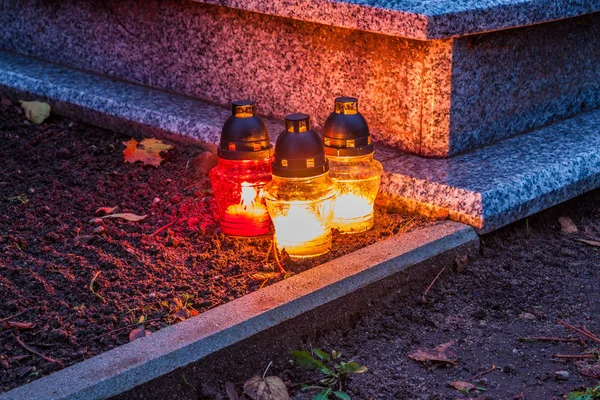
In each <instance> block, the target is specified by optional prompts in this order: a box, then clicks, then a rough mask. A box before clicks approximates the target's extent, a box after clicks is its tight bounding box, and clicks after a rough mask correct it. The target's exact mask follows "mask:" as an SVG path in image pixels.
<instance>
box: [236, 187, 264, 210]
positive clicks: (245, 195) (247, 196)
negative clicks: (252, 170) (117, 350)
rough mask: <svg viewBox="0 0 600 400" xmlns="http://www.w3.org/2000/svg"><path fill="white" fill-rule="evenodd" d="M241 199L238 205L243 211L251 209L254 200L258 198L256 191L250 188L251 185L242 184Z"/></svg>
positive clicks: (254, 202)
mask: <svg viewBox="0 0 600 400" xmlns="http://www.w3.org/2000/svg"><path fill="white" fill-rule="evenodd" d="M241 186H242V196H241V197H242V199H241V200H240V205H241V206H242V207H243V209H244V210H248V209H250V208H253V207H254V206H255V204H256V198H257V197H258V196H259V193H257V192H256V189H254V187H253V186H252V184H251V183H248V182H242V185H241Z"/></svg>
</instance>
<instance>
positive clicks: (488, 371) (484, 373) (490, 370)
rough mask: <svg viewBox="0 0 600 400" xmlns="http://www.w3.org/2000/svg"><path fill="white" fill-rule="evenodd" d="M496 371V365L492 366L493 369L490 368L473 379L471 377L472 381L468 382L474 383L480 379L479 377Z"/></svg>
mask: <svg viewBox="0 0 600 400" xmlns="http://www.w3.org/2000/svg"><path fill="white" fill-rule="evenodd" d="M495 369H496V365H494V364H492V368H490V369H488V370H485V371H483V372H480V373H478V374H477V375H474V376H473V377H471V379H468V380H467V382H468V381H474V380H475V379H477V378H479V377H481V376H483V375H486V374H489V373H490V372H492V371H493V370H495Z"/></svg>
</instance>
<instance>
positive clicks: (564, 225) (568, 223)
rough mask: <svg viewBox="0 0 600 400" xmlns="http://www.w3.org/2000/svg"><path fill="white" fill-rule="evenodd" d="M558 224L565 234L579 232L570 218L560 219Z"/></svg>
mask: <svg viewBox="0 0 600 400" xmlns="http://www.w3.org/2000/svg"><path fill="white" fill-rule="evenodd" d="M558 222H559V223H560V230H561V231H563V232H565V233H575V232H577V227H576V226H575V224H574V223H573V220H571V218H569V217H560V218H559V219H558Z"/></svg>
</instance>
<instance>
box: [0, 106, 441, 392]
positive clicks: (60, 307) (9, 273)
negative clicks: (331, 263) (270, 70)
mask: <svg viewBox="0 0 600 400" xmlns="http://www.w3.org/2000/svg"><path fill="white" fill-rule="evenodd" d="M128 139H130V137H128V136H127V135H123V134H119V133H115V132H110V131H106V130H102V129H99V128H95V127H92V126H88V125H85V124H82V123H78V122H73V121H70V120H68V119H63V118H60V117H56V116H52V117H51V118H50V119H49V120H47V121H46V122H45V123H43V124H42V125H39V126H38V125H33V124H30V123H28V122H26V121H25V120H24V117H23V115H22V113H21V110H20V109H19V108H18V107H15V106H12V105H6V104H2V105H0V142H1V143H2V145H1V146H0V160H2V168H1V169H0V205H1V208H2V213H0V320H3V319H6V318H11V319H10V320H6V321H2V322H0V372H1V373H0V391H5V390H8V389H11V388H14V387H16V386H19V385H22V384H25V383H27V382H29V381H31V380H34V379H36V378H39V377H40V376H43V375H46V374H48V373H50V372H52V371H54V370H56V369H58V368H60V367H61V366H60V365H59V364H56V363H52V362H49V361H46V360H43V359H41V358H40V357H38V356H36V355H32V354H31V353H30V352H28V351H26V350H25V349H24V348H23V347H22V346H21V345H19V344H18V342H17V340H16V338H15V336H18V337H20V339H21V340H22V342H23V343H25V344H26V345H29V346H30V347H32V348H34V349H35V350H37V351H39V352H40V353H42V354H44V355H46V356H48V357H51V358H54V359H56V360H60V361H61V362H62V364H63V365H64V366H68V365H71V364H73V363H76V362H79V361H82V360H84V359H86V358H89V357H91V356H94V355H96V354H99V353H102V352H104V351H107V350H109V349H111V348H113V347H115V346H119V345H122V344H124V343H127V342H128V341H129V333H130V331H131V330H132V329H133V328H135V327H136V324H137V323H138V322H139V321H140V318H143V319H145V320H146V321H148V322H147V323H146V329H147V330H148V331H150V332H151V331H155V330H157V329H160V328H161V327H164V326H166V325H168V324H172V323H175V322H177V321H178V320H181V319H182V318H186V317H189V316H190V314H194V313H196V312H203V311H205V310H207V309H210V308H212V307H215V306H218V305H220V304H223V303H225V302H228V301H230V300H233V299H235V298H237V297H240V296H243V295H244V294H247V293H250V292H252V291H255V290H257V289H259V287H260V286H261V285H263V284H265V282H264V281H259V280H254V279H253V278H252V277H251V274H252V273H253V272H258V271H273V270H275V269H276V267H275V265H274V262H273V257H271V258H270V259H269V260H268V261H265V260H266V258H267V252H268V249H269V247H270V243H271V239H270V238H257V239H247V240H239V239H232V238H229V237H226V236H224V235H223V234H221V233H220V230H219V228H218V223H217V221H216V220H215V218H214V200H213V197H212V195H211V191H210V183H209V182H208V180H207V179H206V178H205V177H203V176H200V175H199V174H198V172H196V170H195V168H194V163H193V160H194V158H195V157H196V156H197V155H198V154H200V153H202V152H204V151H205V149H204V148H203V147H202V146H201V145H200V144H198V142H194V141H191V140H186V139H183V138H180V137H168V138H163V140H165V141H167V142H169V143H171V144H173V145H174V149H173V150H170V151H169V152H168V153H167V154H166V155H165V158H166V161H165V162H164V163H163V164H162V165H161V166H160V167H159V168H154V167H150V166H143V165H141V164H140V163H137V164H129V163H125V162H124V160H123V154H122V150H123V149H124V147H125V146H123V144H122V143H123V142H124V141H127V140H128ZM138 139H139V138H138ZM114 206H118V207H119V208H118V210H117V211H116V212H130V213H135V214H138V215H148V217H147V218H146V219H144V220H143V221H141V222H128V221H123V220H116V219H110V220H109V219H105V220H101V221H93V222H90V220H92V219H94V218H97V217H98V216H99V215H102V214H96V210H97V209H98V208H100V207H114ZM376 217H377V222H376V226H375V228H374V229H373V230H371V231H370V232H367V233H365V234H361V235H355V236H340V235H337V234H334V249H335V250H334V251H333V252H332V253H330V254H328V255H326V256H322V257H319V258H316V259H313V260H310V261H303V262H299V263H292V262H290V261H289V260H284V263H285V265H284V266H285V268H286V269H287V270H289V271H292V272H295V273H299V272H301V271H303V270H306V269H308V268H311V267H313V266H315V265H318V264H321V263H323V262H326V261H328V260H330V259H333V258H335V257H338V256H340V255H342V254H346V253H349V252H351V251H354V250H356V249H358V248H360V247H364V246H366V245H368V244H371V243H374V242H375V241H377V240H380V239H384V238H386V237H389V236H391V235H394V234H396V233H398V232H403V231H406V230H409V229H413V228H415V227H417V226H421V225H425V224H428V223H431V222H427V221H425V220H424V219H422V218H420V217H414V216H410V215H409V216H407V215H398V214H387V213H386V212H385V211H382V210H377V215H376ZM173 221H176V222H175V223H174V224H173V225H172V226H170V227H169V228H168V229H165V230H164V231H163V232H161V233H159V234H156V235H154V236H152V233H153V232H155V231H157V230H158V229H159V228H161V227H163V226H164V225H166V224H168V223H170V222H173ZM94 278H95V279H94ZM92 281H94V282H92ZM273 281H274V280H271V281H269V282H266V283H272V282H273ZM90 287H92V288H93V289H94V291H92V290H91V289H90ZM181 309H184V311H181ZM178 311H179V312H178ZM9 322H11V323H14V322H24V323H30V324H35V325H34V326H33V327H32V328H31V329H16V328H15V325H12V324H9Z"/></svg>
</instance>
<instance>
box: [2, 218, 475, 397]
mask: <svg viewBox="0 0 600 400" xmlns="http://www.w3.org/2000/svg"><path fill="white" fill-rule="evenodd" d="M478 244H479V238H478V236H477V234H476V233H475V231H474V230H473V229H472V228H471V227H468V226H466V225H463V224H460V223H456V222H450V221H448V222H444V223H440V224H438V225H433V226H430V227H426V228H422V229H418V230H415V231H413V232H409V233H406V234H402V235H397V236H394V237H392V238H390V239H386V240H384V241H381V242H378V243H375V244H373V245H370V246H367V247H365V248H363V249H361V250H358V251H356V252H354V253H350V254H347V255H345V256H342V257H340V258H338V259H335V260H333V261H330V262H328V263H325V264H322V265H320V266H317V267H315V268H313V269H311V270H308V271H306V272H303V273H301V274H298V275H295V276H293V277H291V278H289V279H286V280H284V281H281V282H278V283H275V284H273V285H271V286H268V287H266V288H264V289H261V290H259V291H256V292H253V293H251V294H248V295H246V296H243V297H241V298H239V299H236V300H234V301H231V302H229V303H226V304H224V305H222V306H219V307H216V308H214V309H212V310H209V311H206V312H204V313H202V314H200V315H199V316H197V317H193V318H190V319H188V320H186V321H183V322H180V323H178V324H176V325H172V326H169V327H167V328H164V329H161V330H159V331H158V332H155V333H153V334H152V335H150V336H147V337H145V338H141V339H138V340H135V341H133V342H131V343H128V344H126V345H123V346H120V347H117V348H115V349H113V350H110V351H108V352H106V353H103V354H100V355H98V356H96V357H93V358H91V359H89V360H86V361H83V362H81V363H78V364H75V365H73V366H71V367H69V368H66V369H64V370H61V371H58V372H56V373H54V374H52V375H49V376H47V377H44V378H41V379H39V380H37V381H34V382H32V383H29V384H27V385H24V386H21V387H19V388H16V389H14V390H12V391H10V392H7V393H4V394H1V395H0V399H2V400H8V399H10V400H25V399H28V400H31V399H44V400H52V399H104V398H108V397H111V396H114V395H117V394H119V393H122V392H124V391H126V390H129V389H131V388H133V387H135V386H137V385H140V384H143V383H145V382H148V381H150V380H152V379H154V378H157V377H159V376H161V375H164V374H166V373H168V372H171V371H173V370H175V369H177V368H180V367H183V366H185V365H188V364H190V363H192V362H195V361H198V360H200V359H202V358H204V357H206V356H208V355H210V354H212V353H214V352H217V351H219V350H221V349H224V348H226V347H228V346H231V345H232V344H234V343H237V342H239V341H241V340H244V339H246V338H249V337H251V336H253V335H255V334H257V333H259V332H262V331H264V330H266V329H268V328H271V327H273V326H276V325H278V324H280V323H282V322H284V321H287V320H291V319H293V318H295V317H298V316H300V315H301V314H303V313H306V312H308V311H311V310H314V309H316V308H317V307H320V306H322V305H324V304H327V303H330V302H332V301H334V300H336V299H339V298H341V297H343V296H346V295H348V294H350V293H352V292H354V291H356V290H358V289H361V288H364V287H366V286H368V285H370V284H373V283H375V282H377V281H380V280H382V279H385V278H388V277H391V276H393V275H395V274H398V273H402V272H406V271H407V270H408V269H411V268H418V266H419V264H421V263H423V262H425V261H427V260H429V259H431V258H433V257H436V256H439V255H442V254H444V253H446V252H448V251H454V249H457V248H459V247H461V246H465V245H466V246H470V247H473V248H477V246H478Z"/></svg>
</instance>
